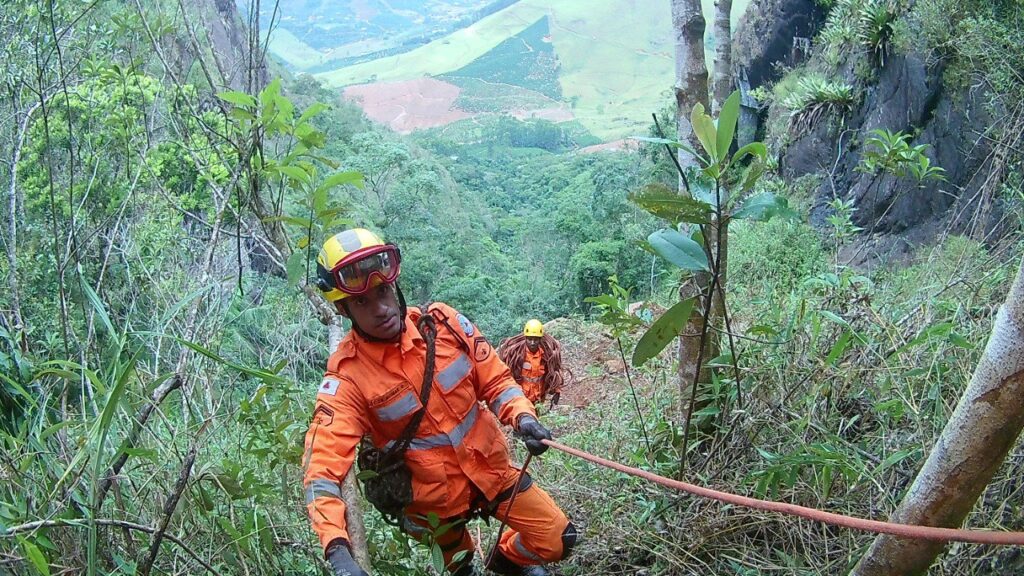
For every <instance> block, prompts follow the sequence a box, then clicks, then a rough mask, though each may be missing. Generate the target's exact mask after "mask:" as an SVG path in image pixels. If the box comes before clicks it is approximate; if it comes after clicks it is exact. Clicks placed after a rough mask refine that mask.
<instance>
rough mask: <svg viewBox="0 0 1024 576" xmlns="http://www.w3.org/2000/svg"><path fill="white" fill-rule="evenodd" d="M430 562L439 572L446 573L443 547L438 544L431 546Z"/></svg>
mask: <svg viewBox="0 0 1024 576" xmlns="http://www.w3.org/2000/svg"><path fill="white" fill-rule="evenodd" d="M430 563H431V564H432V565H433V566H434V570H437V573H438V574H444V553H443V552H441V547H440V546H438V545H437V544H433V545H431V546H430Z"/></svg>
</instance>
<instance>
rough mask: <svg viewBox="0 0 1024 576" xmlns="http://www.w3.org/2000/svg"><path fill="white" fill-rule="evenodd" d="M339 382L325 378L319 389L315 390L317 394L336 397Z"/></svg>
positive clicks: (335, 379)
mask: <svg viewBox="0 0 1024 576" xmlns="http://www.w3.org/2000/svg"><path fill="white" fill-rule="evenodd" d="M340 385H341V382H339V381H338V379H337V378H331V377H327V378H324V381H323V382H321V383H320V388H319V389H318V390H317V394H326V395H327V396H336V395H337V394H338V386H340Z"/></svg>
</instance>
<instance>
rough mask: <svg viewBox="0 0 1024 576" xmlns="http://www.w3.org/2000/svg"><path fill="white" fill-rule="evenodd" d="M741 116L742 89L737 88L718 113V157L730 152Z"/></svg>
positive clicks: (723, 156) (725, 155)
mask: <svg viewBox="0 0 1024 576" xmlns="http://www.w3.org/2000/svg"><path fill="white" fill-rule="evenodd" d="M739 117H740V91H739V90H735V91H733V93H732V94H730V95H729V97H728V98H727V99H726V100H725V104H722V110H721V111H720V112H719V113H718V157H719V158H725V157H727V156H728V154H729V146H731V145H732V139H733V136H735V135H736V122H737V121H738V120H739Z"/></svg>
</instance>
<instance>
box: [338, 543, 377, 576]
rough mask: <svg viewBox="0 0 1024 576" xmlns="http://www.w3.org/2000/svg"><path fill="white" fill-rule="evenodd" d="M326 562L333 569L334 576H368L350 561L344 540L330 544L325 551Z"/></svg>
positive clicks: (349, 554)
mask: <svg viewBox="0 0 1024 576" xmlns="http://www.w3.org/2000/svg"><path fill="white" fill-rule="evenodd" d="M327 561H328V562H329V563H330V564H331V568H334V576H370V575H369V574H367V573H366V570H363V569H362V568H360V567H359V564H356V561H355V560H353V559H352V553H351V552H349V550H348V543H347V542H345V541H344V540H336V541H335V542H334V543H332V544H331V547H330V548H328V549H327Z"/></svg>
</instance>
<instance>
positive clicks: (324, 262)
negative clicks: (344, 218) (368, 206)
mask: <svg viewBox="0 0 1024 576" xmlns="http://www.w3.org/2000/svg"><path fill="white" fill-rule="evenodd" d="M401 261H402V256H401V253H400V252H399V251H398V247H397V246H395V245H394V244H385V243H384V241H383V240H381V239H380V237H379V236H377V235H376V234H374V233H373V232H370V231H369V230H367V229H365V228H352V229H350V230H345V231H342V232H339V233H337V234H335V235H334V236H331V237H330V238H328V239H327V241H326V242H324V245H323V247H322V248H320V253H319V254H318V255H317V257H316V272H317V287H318V288H320V292H321V294H323V297H324V298H325V299H327V301H328V302H337V301H339V300H342V299H344V298H348V297H349V296H353V295H359V294H364V293H366V292H367V291H368V290H370V289H371V288H373V287H376V286H380V285H381V284H391V283H392V282H394V281H395V280H396V279H397V278H398V274H399V271H400V263H401Z"/></svg>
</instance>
